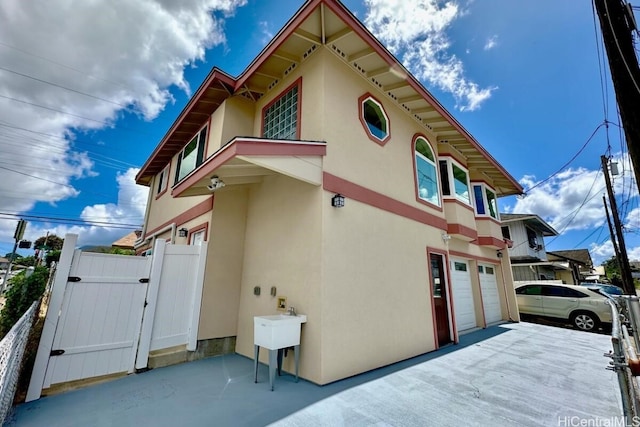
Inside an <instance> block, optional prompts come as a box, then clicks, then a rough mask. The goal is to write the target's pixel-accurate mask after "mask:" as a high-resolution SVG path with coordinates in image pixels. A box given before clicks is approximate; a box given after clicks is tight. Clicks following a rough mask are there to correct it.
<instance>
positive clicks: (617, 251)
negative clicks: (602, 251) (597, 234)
mask: <svg viewBox="0 0 640 427" xmlns="http://www.w3.org/2000/svg"><path fill="white" fill-rule="evenodd" d="M602 203H603V204H604V213H605V215H606V216H607V224H608V225H609V235H610V236H611V245H612V246H613V253H614V254H615V256H616V260H617V261H618V267H620V249H618V241H617V240H616V235H615V234H614V232H613V224H611V217H610V216H609V208H608V207H607V198H606V197H605V196H604V195H603V196H602ZM620 271H622V269H620Z"/></svg>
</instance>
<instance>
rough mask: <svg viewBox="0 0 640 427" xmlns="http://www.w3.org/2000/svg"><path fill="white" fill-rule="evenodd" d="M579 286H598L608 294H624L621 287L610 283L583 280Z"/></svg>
mask: <svg viewBox="0 0 640 427" xmlns="http://www.w3.org/2000/svg"><path fill="white" fill-rule="evenodd" d="M580 286H586V287H589V288H593V287H596V288H599V289H601V290H603V291H604V292H606V293H608V294H609V295H622V294H624V292H623V291H622V288H620V287H619V286H615V285H610V284H608V283H599V282H598V283H589V282H583V283H580Z"/></svg>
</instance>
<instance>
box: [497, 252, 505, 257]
mask: <svg viewBox="0 0 640 427" xmlns="http://www.w3.org/2000/svg"><path fill="white" fill-rule="evenodd" d="M496 255H498V258H502V257H503V256H504V254H503V253H502V251H498V253H497V254H496Z"/></svg>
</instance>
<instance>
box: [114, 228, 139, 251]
mask: <svg viewBox="0 0 640 427" xmlns="http://www.w3.org/2000/svg"><path fill="white" fill-rule="evenodd" d="M141 235H142V230H135V231H132V232H131V233H129V234H127V235H126V236H123V237H121V238H120V239H118V240H116V241H115V242H113V243H112V244H111V247H114V248H121V249H133V244H134V243H135V241H136V240H138V238H139V237H140V236H141Z"/></svg>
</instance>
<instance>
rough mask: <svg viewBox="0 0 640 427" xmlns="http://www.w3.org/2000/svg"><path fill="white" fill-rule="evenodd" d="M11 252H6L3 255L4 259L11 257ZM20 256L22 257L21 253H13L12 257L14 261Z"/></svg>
mask: <svg viewBox="0 0 640 427" xmlns="http://www.w3.org/2000/svg"><path fill="white" fill-rule="evenodd" d="M11 254H12V252H8V253H7V254H6V255H5V256H4V257H5V258H6V259H11ZM20 258H22V255H20V254H15V256H14V257H13V260H14V261H17V260H19V259H20Z"/></svg>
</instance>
